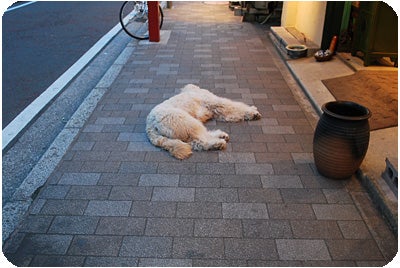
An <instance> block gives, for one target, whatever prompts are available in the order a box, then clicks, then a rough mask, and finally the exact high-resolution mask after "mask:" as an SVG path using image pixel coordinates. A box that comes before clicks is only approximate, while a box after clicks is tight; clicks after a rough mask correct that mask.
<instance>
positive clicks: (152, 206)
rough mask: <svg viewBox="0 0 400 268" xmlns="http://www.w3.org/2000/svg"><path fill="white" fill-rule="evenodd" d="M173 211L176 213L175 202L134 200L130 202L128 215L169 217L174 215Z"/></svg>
mask: <svg viewBox="0 0 400 268" xmlns="http://www.w3.org/2000/svg"><path fill="white" fill-rule="evenodd" d="M184 204H186V203H184ZM187 204H191V203H187ZM175 213H176V204H175V203H174V202H169V201H166V202H158V201H156V202H150V201H134V202H133V203H132V208H131V212H130V216H136V217H159V218H160V217H166V218H169V217H174V216H175ZM188 218H190V217H188Z"/></svg>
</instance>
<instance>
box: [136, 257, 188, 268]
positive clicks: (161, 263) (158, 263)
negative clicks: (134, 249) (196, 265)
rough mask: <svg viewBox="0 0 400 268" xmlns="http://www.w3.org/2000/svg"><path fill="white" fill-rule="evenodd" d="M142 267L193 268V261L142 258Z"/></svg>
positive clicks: (140, 261)
mask: <svg viewBox="0 0 400 268" xmlns="http://www.w3.org/2000/svg"><path fill="white" fill-rule="evenodd" d="M138 266H140V267H191V266H192V260H191V259H157V258H140V260H139V265H138Z"/></svg>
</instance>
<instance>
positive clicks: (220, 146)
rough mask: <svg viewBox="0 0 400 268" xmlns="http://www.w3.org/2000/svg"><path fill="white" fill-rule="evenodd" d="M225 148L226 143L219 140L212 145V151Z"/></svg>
mask: <svg viewBox="0 0 400 268" xmlns="http://www.w3.org/2000/svg"><path fill="white" fill-rule="evenodd" d="M225 148H226V141H225V140H222V139H221V140H219V141H218V142H216V143H215V144H214V145H213V149H214V150H224V149H225Z"/></svg>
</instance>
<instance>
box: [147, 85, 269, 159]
mask: <svg viewBox="0 0 400 268" xmlns="http://www.w3.org/2000/svg"><path fill="white" fill-rule="evenodd" d="M260 118H261V114H260V113H259V112H258V111H257V107H255V106H249V105H247V104H244V103H242V102H237V101H232V100H229V99H226V98H221V97H218V96H216V95H214V94H213V93H211V92H210V91H208V90H205V89H201V88H199V87H198V86H195V85H192V84H189V85H186V86H185V87H184V88H183V89H181V93H179V94H178V95H175V96H173V97H171V98H170V99H167V100H165V101H164V102H162V103H160V104H158V105H157V106H156V107H154V108H153V109H152V110H151V111H150V113H149V115H148V116H147V120H146V132H147V136H148V138H149V140H150V141H151V143H153V144H154V145H155V146H158V147H161V148H163V149H165V150H167V151H169V152H170V154H171V155H172V156H174V157H176V158H178V159H185V158H188V157H189V156H190V155H191V154H192V149H193V150H196V151H200V150H221V149H225V147H226V142H227V141H228V140H229V135H228V134H227V133H225V132H223V131H221V130H219V129H218V130H212V131H208V130H207V128H206V127H205V126H204V125H203V123H204V122H206V121H207V120H209V119H215V120H219V121H225V122H239V121H242V120H254V119H260Z"/></svg>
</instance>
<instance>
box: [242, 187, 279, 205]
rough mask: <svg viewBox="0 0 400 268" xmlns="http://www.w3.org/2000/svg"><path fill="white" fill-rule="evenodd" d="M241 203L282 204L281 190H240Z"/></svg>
mask: <svg viewBox="0 0 400 268" xmlns="http://www.w3.org/2000/svg"><path fill="white" fill-rule="evenodd" d="M238 194H239V201H240V202H241V203H267V202H271V203H282V197H281V194H280V191H279V189H271V188H269V189H260V188H239V189H238Z"/></svg>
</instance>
